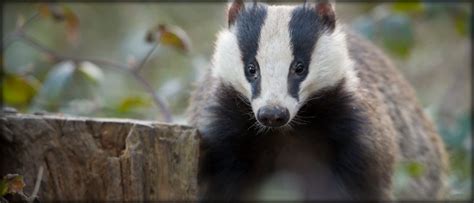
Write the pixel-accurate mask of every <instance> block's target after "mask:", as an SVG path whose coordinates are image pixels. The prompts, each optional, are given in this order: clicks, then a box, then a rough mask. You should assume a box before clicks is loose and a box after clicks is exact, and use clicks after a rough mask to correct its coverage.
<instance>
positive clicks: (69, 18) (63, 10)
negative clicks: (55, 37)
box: [38, 3, 79, 44]
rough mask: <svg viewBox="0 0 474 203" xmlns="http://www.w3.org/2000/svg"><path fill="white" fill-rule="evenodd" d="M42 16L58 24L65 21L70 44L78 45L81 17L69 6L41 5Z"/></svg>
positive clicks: (39, 8)
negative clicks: (50, 18)
mask: <svg viewBox="0 0 474 203" xmlns="http://www.w3.org/2000/svg"><path fill="white" fill-rule="evenodd" d="M38 11H39V13H40V16H42V17H44V18H47V17H52V18H53V19H54V20H55V21H57V22H62V21H64V23H65V26H66V35H67V39H68V41H69V42H70V43H73V44H76V43H77V41H78V39H79V17H77V15H76V13H74V11H73V10H72V9H71V8H69V7H68V6H58V5H57V4H51V3H50V4H44V3H41V4H40V5H39V7H38Z"/></svg>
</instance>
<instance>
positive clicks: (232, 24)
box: [189, 1, 447, 200]
mask: <svg viewBox="0 0 474 203" xmlns="http://www.w3.org/2000/svg"><path fill="white" fill-rule="evenodd" d="M228 16H229V28H228V29H224V30H223V31H222V32H221V33H219V35H218V39H217V42H216V50H215V53H214V56H213V65H212V67H211V69H209V70H208V72H207V73H206V75H205V77H204V79H203V80H202V81H201V82H199V84H198V87H197V89H196V90H195V92H194V93H193V96H192V100H191V105H190V109H189V110H190V111H189V121H190V123H191V124H192V125H193V126H195V127H197V129H198V131H199V132H200V133H201V135H202V141H201V154H200V166H199V177H198V181H199V187H200V192H199V193H200V194H199V198H200V199H202V200H254V199H258V198H260V197H262V196H261V192H262V190H264V189H265V188H266V187H267V185H268V184H269V183H270V184H272V186H271V187H273V188H275V187H276V188H277V189H278V188H279V187H281V188H283V190H290V191H291V192H296V193H297V198H301V199H306V200H334V199H336V200H337V199H342V200H354V199H355V200H361V199H362V200H367V199H371V200H390V199H394V198H395V197H394V194H393V191H394V187H393V181H392V179H393V177H394V170H395V167H396V166H397V165H399V164H401V163H411V162H414V163H418V164H420V165H421V166H422V168H423V173H422V174H421V175H420V176H419V177H415V178H412V179H410V180H408V182H407V183H406V185H405V186H404V189H402V190H400V191H401V192H400V193H399V194H397V195H398V197H396V198H398V199H434V198H442V197H443V195H444V193H445V191H446V187H445V181H444V179H445V177H446V172H447V158H446V153H445V151H444V146H443V143H442V141H441V139H440V137H439V136H438V135H437V133H436V131H435V128H434V126H433V125H432V123H431V122H430V121H429V120H428V119H427V117H426V116H425V114H424V113H423V111H422V108H421V107H420V105H419V104H418V101H417V100H416V96H415V93H414V90H413V89H412V87H411V86H410V85H409V84H408V83H407V82H406V81H405V79H404V78H403V77H402V76H401V75H400V73H399V72H398V71H397V70H396V68H395V67H394V66H393V64H392V63H391V62H390V61H389V60H388V59H387V57H386V56H384V54H383V53H382V52H381V51H380V50H379V49H378V48H376V47H375V46H373V45H371V44H370V43H369V42H368V41H366V40H365V39H363V38H361V37H358V36H357V35H356V34H354V33H352V32H351V31H350V30H348V29H345V28H343V26H342V24H339V23H337V22H336V20H335V13H334V7H333V5H331V4H329V3H318V4H316V5H309V4H305V5H301V6H268V5H265V4H244V3H243V2H242V1H234V2H233V3H232V4H231V5H230V6H229V10H228ZM285 187H290V188H285ZM281 188H280V189H281Z"/></svg>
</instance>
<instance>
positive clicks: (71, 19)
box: [63, 6, 79, 44]
mask: <svg viewBox="0 0 474 203" xmlns="http://www.w3.org/2000/svg"><path fill="white" fill-rule="evenodd" d="M63 12H64V18H65V23H66V32H67V39H68V41H69V42H71V43H73V44H75V43H77V40H78V39H79V17H77V15H76V14H75V13H74V12H73V11H72V10H71V9H70V8H69V7H67V6H63Z"/></svg>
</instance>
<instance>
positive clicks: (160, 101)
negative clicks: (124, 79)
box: [132, 71, 173, 122]
mask: <svg viewBox="0 0 474 203" xmlns="http://www.w3.org/2000/svg"><path fill="white" fill-rule="evenodd" d="M132 75H133V76H134V77H135V79H136V80H137V81H138V82H140V83H141V84H142V86H143V88H145V90H146V91H147V92H148V93H149V94H151V96H152V97H153V101H154V102H155V104H156V105H158V107H160V109H161V113H162V114H163V118H164V120H165V121H166V122H172V121H173V119H172V116H171V112H170V110H169V108H168V107H167V105H166V104H165V102H164V101H163V99H161V97H160V96H158V94H156V92H155V90H154V89H153V87H152V86H151V85H150V83H149V82H148V81H147V80H146V79H145V78H144V77H143V76H141V75H140V74H139V73H138V72H134V71H132Z"/></svg>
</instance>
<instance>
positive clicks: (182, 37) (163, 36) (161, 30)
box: [146, 24, 190, 52]
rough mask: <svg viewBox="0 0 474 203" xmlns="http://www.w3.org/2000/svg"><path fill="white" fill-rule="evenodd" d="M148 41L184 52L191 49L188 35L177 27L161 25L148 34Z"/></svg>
mask: <svg viewBox="0 0 474 203" xmlns="http://www.w3.org/2000/svg"><path fill="white" fill-rule="evenodd" d="M146 41H147V42H149V43H153V42H156V43H161V44H164V45H167V46H171V47H173V48H176V49H178V50H180V51H183V52H187V51H189V48H190V40H189V37H188V35H187V34H186V32H184V30H182V29H181V28H179V27H176V26H167V25H163V24H160V25H158V26H157V27H155V28H154V29H152V30H150V31H149V32H148V33H147V35H146Z"/></svg>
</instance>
